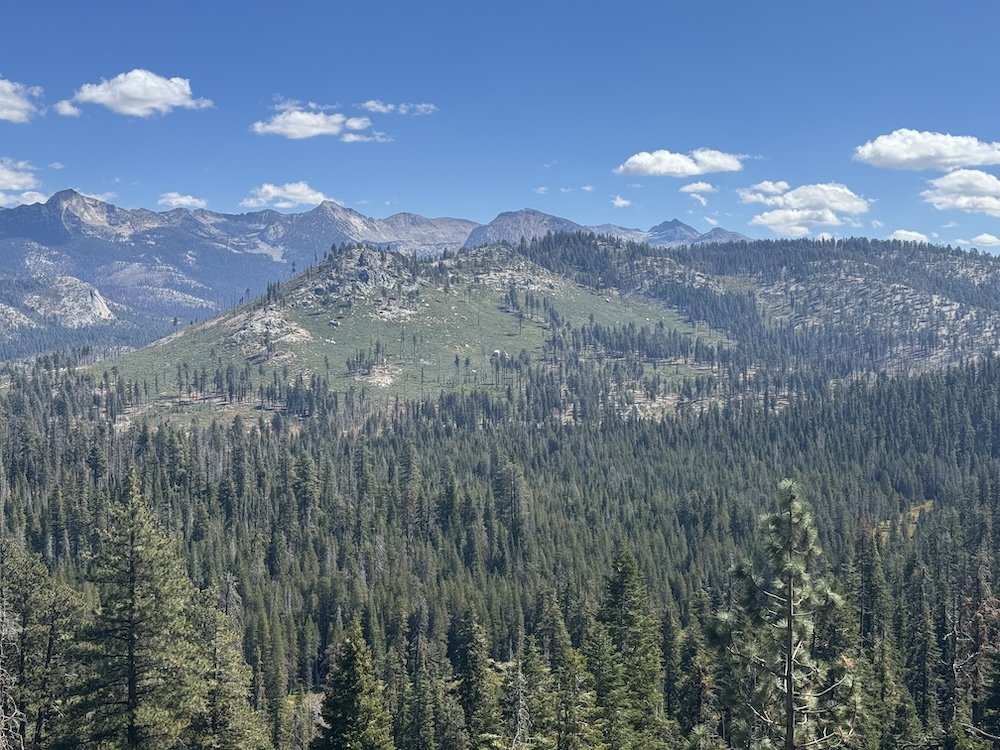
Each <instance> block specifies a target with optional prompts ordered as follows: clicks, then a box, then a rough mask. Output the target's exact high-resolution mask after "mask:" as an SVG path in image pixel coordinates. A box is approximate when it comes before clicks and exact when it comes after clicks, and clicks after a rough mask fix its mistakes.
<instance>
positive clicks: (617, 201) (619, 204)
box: [611, 195, 632, 208]
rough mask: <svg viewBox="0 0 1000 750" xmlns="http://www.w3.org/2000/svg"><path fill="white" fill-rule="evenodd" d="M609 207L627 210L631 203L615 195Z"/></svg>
mask: <svg viewBox="0 0 1000 750" xmlns="http://www.w3.org/2000/svg"><path fill="white" fill-rule="evenodd" d="M611 205H612V206H614V207H615V208H627V207H628V206H631V205H632V201H630V200H629V199H628V198H622V197H621V196H620V195H616V196H614V197H613V198H612V199H611Z"/></svg>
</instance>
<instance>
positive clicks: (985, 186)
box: [920, 169, 1000, 216]
mask: <svg viewBox="0 0 1000 750" xmlns="http://www.w3.org/2000/svg"><path fill="white" fill-rule="evenodd" d="M928 184H929V185H931V187H930V189H928V190H924V191H923V192H922V193H921V194H920V195H921V196H922V197H923V199H924V200H925V201H927V202H928V203H930V204H931V205H932V206H934V208H936V209H938V210H939V211H947V210H949V209H957V210H959V211H965V212H966V213H977V214H987V215H989V216H1000V180H998V179H997V178H996V177H995V176H994V175H991V174H989V173H988V172H983V171H981V170H978V169H957V170H955V171H954V172H949V173H948V174H946V175H943V176H941V177H938V178H937V179H934V180H930V181H929V182H928Z"/></svg>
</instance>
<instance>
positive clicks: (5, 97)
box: [0, 78, 42, 123]
mask: <svg viewBox="0 0 1000 750" xmlns="http://www.w3.org/2000/svg"><path fill="white" fill-rule="evenodd" d="M41 95H42V87H41V86H25V85H24V84H23V83H17V82H16V81H8V80H7V79H6V78H0V120H6V121H7V122H18V123H23V122H28V121H29V120H30V119H31V118H32V117H34V116H35V115H36V114H38V105H37V104H35V102H34V101H32V100H33V99H37V98H38V97H40V96H41Z"/></svg>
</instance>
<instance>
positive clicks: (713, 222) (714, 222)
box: [705, 216, 719, 227]
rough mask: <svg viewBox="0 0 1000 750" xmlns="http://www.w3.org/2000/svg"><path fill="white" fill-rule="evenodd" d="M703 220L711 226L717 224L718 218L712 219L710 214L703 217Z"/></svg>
mask: <svg viewBox="0 0 1000 750" xmlns="http://www.w3.org/2000/svg"><path fill="white" fill-rule="evenodd" d="M705 221H707V222H708V223H709V224H711V225H712V226H713V227H717V226H719V220H718V219H713V218H712V217H711V216H706V217H705Z"/></svg>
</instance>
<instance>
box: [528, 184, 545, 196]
mask: <svg viewBox="0 0 1000 750" xmlns="http://www.w3.org/2000/svg"><path fill="white" fill-rule="evenodd" d="M531 189H532V190H533V191H534V192H536V193H538V194H539V195H545V194H546V193H547V192H549V189H548V188H547V187H545V186H544V185H540V186H539V187H534V188H531Z"/></svg>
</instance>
